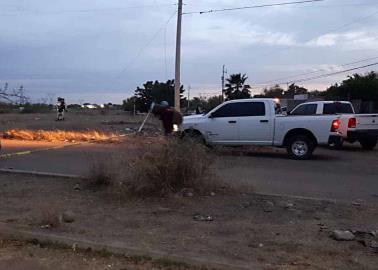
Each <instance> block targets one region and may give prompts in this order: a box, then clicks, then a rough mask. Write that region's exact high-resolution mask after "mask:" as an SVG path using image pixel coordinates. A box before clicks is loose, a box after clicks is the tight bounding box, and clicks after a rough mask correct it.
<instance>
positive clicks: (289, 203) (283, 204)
mask: <svg viewBox="0 0 378 270" xmlns="http://www.w3.org/2000/svg"><path fill="white" fill-rule="evenodd" d="M279 206H281V207H283V208H285V209H290V208H293V207H294V203H291V202H280V203H279Z"/></svg>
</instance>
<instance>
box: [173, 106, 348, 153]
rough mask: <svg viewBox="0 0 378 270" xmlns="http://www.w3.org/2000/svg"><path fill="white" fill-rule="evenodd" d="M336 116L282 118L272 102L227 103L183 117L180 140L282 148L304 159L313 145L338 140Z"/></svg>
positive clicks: (312, 149)
mask: <svg viewBox="0 0 378 270" xmlns="http://www.w3.org/2000/svg"><path fill="white" fill-rule="evenodd" d="M339 124H340V123H339V120H338V116H335V115H324V116H298V117H295V116H292V117H291V116H290V117H289V116H284V115H282V114H281V110H280V105H279V103H278V102H277V101H275V100H274V99H242V100H232V101H227V102H225V103H223V104H221V105H219V106H218V107H216V108H215V109H213V110H212V111H210V112H209V113H207V114H203V115H194V116H187V117H184V121H183V124H182V125H181V126H180V131H181V132H182V134H183V136H193V137H197V138H201V139H202V140H204V141H205V143H206V144H209V145H226V146H238V145H268V146H277V147H286V149H287V152H288V154H289V156H290V157H291V158H293V159H308V158H310V157H311V156H312V153H313V151H314V149H315V148H316V146H317V145H327V144H329V143H332V142H335V141H338V140H340V136H339V134H338V133H337V128H338V127H339Z"/></svg>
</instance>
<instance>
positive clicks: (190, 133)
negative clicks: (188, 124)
mask: <svg viewBox="0 0 378 270" xmlns="http://www.w3.org/2000/svg"><path fill="white" fill-rule="evenodd" d="M183 139H184V140H190V141H192V142H196V143H200V144H206V141H205V139H204V137H203V136H202V134H201V133H200V132H199V131H196V130H186V131H185V133H184V136H183Z"/></svg>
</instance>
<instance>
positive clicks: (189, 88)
mask: <svg viewBox="0 0 378 270" xmlns="http://www.w3.org/2000/svg"><path fill="white" fill-rule="evenodd" d="M191 89H192V87H191V86H190V85H189V87H188V111H189V108H190V90H191Z"/></svg>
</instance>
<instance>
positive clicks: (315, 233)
mask: <svg viewBox="0 0 378 270" xmlns="http://www.w3.org/2000/svg"><path fill="white" fill-rule="evenodd" d="M76 184H80V186H81V188H82V190H80V191H76V190H74V186H75V185H76ZM0 205H1V207H0V222H3V223H7V224H9V225H12V226H17V225H26V226H27V228H29V229H31V230H37V231H44V230H46V231H48V232H49V233H55V234H58V235H67V236H74V237H77V238H79V239H89V240H93V241H98V242H101V243H111V242H112V241H118V242H119V241H121V242H124V243H127V244H128V245H130V246H132V247H134V248H138V249H141V250H159V251H161V252H163V253H166V254H174V255H178V256H184V257H185V256H186V257H189V258H200V259H204V260H208V261H214V262H218V263H227V264H231V265H239V266H244V267H247V268H248V267H251V266H252V265H258V266H259V267H261V269H298V270H299V269H300V270H301V269H376V266H377V265H378V253H375V251H376V250H373V249H371V248H369V247H366V246H364V245H363V244H361V243H360V242H358V241H351V242H338V241H335V240H333V239H331V238H330V233H331V231H333V230H335V229H341V230H356V231H366V232H370V231H372V230H377V229H378V219H377V214H378V206H377V205H369V204H365V203H361V204H355V205H350V204H337V203H332V202H325V201H316V200H302V199H291V200H288V199H287V198H285V197H269V196H262V195H254V194H248V193H228V192H217V193H216V194H215V196H201V197H200V196H198V195H196V194H195V196H194V197H183V196H180V195H177V196H173V197H171V198H168V199H159V200H157V199H156V200H135V199H129V200H122V201H120V200H118V199H117V198H115V197H114V196H112V194H110V193H108V192H106V191H97V192H95V191H91V190H89V189H86V188H85V185H84V184H83V183H77V181H73V180H67V179H57V178H55V179H50V178H35V177H26V176H16V175H4V174H2V175H0ZM66 210H71V211H73V212H74V215H75V221H74V222H73V223H64V224H60V225H57V227H55V228H51V229H42V228H41V224H44V223H46V222H47V221H49V220H52V219H54V218H56V217H58V216H59V215H60V214H61V213H63V212H64V211H66ZM207 216H210V219H212V221H201V217H207ZM198 217H200V218H199V219H198ZM46 220H47V221H46ZM9 249H10V250H14V247H12V244H11V245H10V247H6V248H5V253H6V254H8V255H9V256H10V257H11V258H16V257H17V256H18V257H22V258H24V259H25V257H24V256H23V255H22V254H26V253H22V252H26V251H25V250H27V249H28V247H27V246H26V247H22V248H21V255H19V254H20V253H19V251H17V250H16V251H14V252H13V251H12V252H10V254H9V252H8V253H7V250H9ZM54 252H56V251H54ZM46 254H47V255H46ZM46 254H45V255H43V256H47V257H52V258H55V257H56V256H55V255H54V256H53V255H51V256H50V255H48V254H49V253H48V252H47V253H46ZM41 256H42V255H41ZM59 256H66V255H65V253H62V254H61V255H59ZM59 256H58V257H59ZM67 256H68V255H67ZM57 260H58V259H57ZM78 260H80V259H78ZM42 261H44V260H42ZM48 261H49V260H48ZM50 261H51V263H53V262H56V260H55V259H54V260H52V259H51V260H50ZM73 262H75V260H74V261H73ZM116 262H117V263H118V261H117V260H116ZM78 265H81V264H79V263H78ZM101 265H102V264H101ZM98 267H99V268H83V269H106V268H101V267H102V266H100V265H99V266H98ZM75 268H76V267H75ZM67 269H68V268H67ZM71 269H73V268H71ZM116 269H122V268H116ZM131 269H132V268H131Z"/></svg>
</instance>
